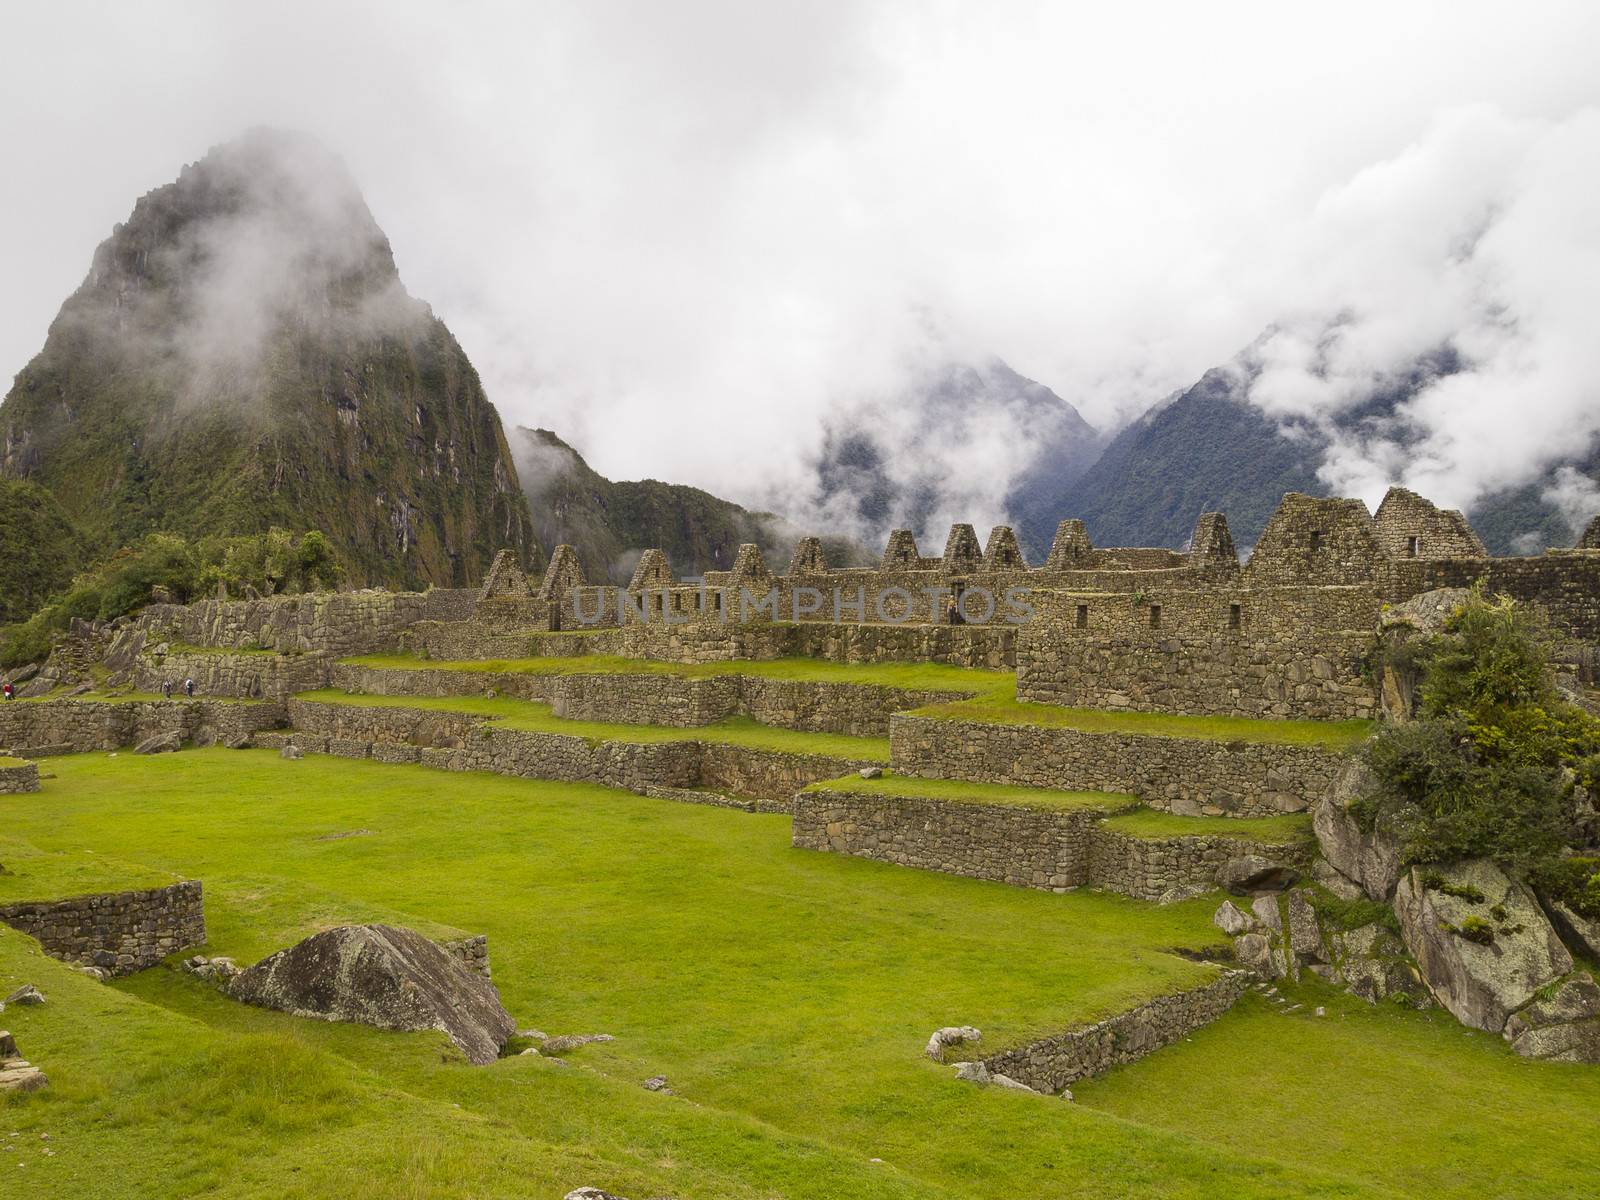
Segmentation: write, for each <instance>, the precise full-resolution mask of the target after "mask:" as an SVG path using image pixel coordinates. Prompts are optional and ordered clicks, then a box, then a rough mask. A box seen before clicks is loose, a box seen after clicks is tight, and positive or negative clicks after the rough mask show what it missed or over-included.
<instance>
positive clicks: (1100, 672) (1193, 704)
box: [1017, 587, 1379, 720]
mask: <svg viewBox="0 0 1600 1200" xmlns="http://www.w3.org/2000/svg"><path fill="white" fill-rule="evenodd" d="M1036 608H1037V613H1036V615H1035V619H1034V620H1033V622H1032V623H1031V624H1029V625H1028V626H1027V627H1026V628H1025V629H1024V630H1023V632H1022V634H1021V638H1020V642H1019V645H1018V650H1017V695H1018V697H1019V698H1020V699H1024V700H1033V701H1037V702H1041V703H1046V704H1061V705H1066V706H1068V707H1074V708H1101V709H1112V710H1118V711H1144V712H1173V713H1187V714H1201V715H1223V716H1249V717H1268V718H1288V717H1294V718H1312V719H1319V720H1330V719H1331V720H1343V719H1348V718H1352V717H1369V716H1371V715H1372V714H1373V713H1374V711H1375V710H1376V707H1377V700H1376V696H1375V693H1374V689H1373V685H1372V682H1371V680H1370V678H1369V677H1368V667H1367V660H1368V657H1369V656H1370V654H1371V651H1372V649H1373V647H1374V646H1375V644H1376V638H1377V632H1376V631H1377V624H1378V613H1379V601H1378V596H1377V594H1376V593H1375V592H1374V591H1373V590H1371V589H1369V588H1353V587H1326V588H1272V589H1266V590H1251V589H1246V588H1239V589H1215V590H1207V591H1189V592H1160V593H1149V594H1144V595H1093V596H1091V595H1087V594H1082V593H1051V594H1045V595H1040V596H1039V597H1036Z"/></svg>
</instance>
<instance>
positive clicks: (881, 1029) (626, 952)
mask: <svg viewBox="0 0 1600 1200" xmlns="http://www.w3.org/2000/svg"><path fill="white" fill-rule="evenodd" d="M51 771H52V773H53V774H54V775H55V776H56V778H52V779H49V780H46V781H45V784H44V789H43V790H42V791H41V792H39V793H33V794H26V795H20V796H7V797H0V862H4V863H6V864H7V866H8V868H9V867H10V866H11V864H12V863H13V862H15V863H16V864H17V867H18V876H19V878H24V877H26V876H29V875H31V876H33V877H34V878H36V879H39V880H43V879H45V878H47V877H48V876H50V873H52V872H53V873H55V874H54V877H55V878H57V879H63V878H69V879H70V877H71V876H72V872H73V870H74V869H75V868H71V867H70V864H71V863H73V862H74V861H77V860H79V859H83V860H88V859H90V858H91V857H99V856H104V857H105V858H106V859H116V860H118V861H117V863H115V864H100V865H101V866H104V867H106V869H107V870H108V871H109V873H110V874H111V875H112V876H115V874H116V873H117V872H118V871H120V870H122V869H123V868H122V866H121V864H123V863H126V864H136V866H130V867H129V869H130V870H133V871H145V872H150V873H153V875H154V876H155V877H157V878H165V877H166V876H168V875H171V874H176V875H184V876H193V877H197V878H200V879H202V880H203V881H204V883H205V888H206V908H207V919H208V925H209V929H210V937H211V941H210V950H211V952H213V953H226V954H232V955H234V956H235V957H237V958H239V959H240V960H241V961H246V962H248V961H253V960H254V959H255V958H257V957H259V956H261V955H263V954H265V953H267V952H269V951H271V950H273V949H276V948H278V947H280V946H283V945H285V944H287V943H289V942H290V941H292V940H293V939H295V938H298V937H300V936H302V935H304V934H306V933H308V932H310V931H312V930H314V929H316V928H319V927H324V926H327V925H330V924H335V923H339V922H343V921H349V920H373V919H382V920H389V921H395V922H400V923H405V924H410V925H414V926H417V927H419V928H422V929H423V930H424V931H425V932H427V931H431V930H434V929H441V930H449V929H458V930H466V931H470V932H482V933H487V934H488V935H489V939H490V948H491V954H492V958H493V962H494V968H495V979H496V982H497V984H498V986H499V987H500V990H501V993H502V995H503V997H504V999H505V1001H506V1003H507V1006H508V1007H509V1008H510V1010H511V1011H512V1013H513V1014H514V1016H515V1017H516V1018H517V1019H518V1021H519V1022H520V1023H522V1024H523V1025H524V1026H536V1027H538V1028H540V1029H544V1030H546V1031H548V1032H551V1033H566V1032H591V1031H604V1032H608V1033H612V1034H615V1035H616V1036H617V1040H616V1041H615V1042H612V1043H610V1044H607V1045H599V1046H592V1047H588V1048H586V1049H584V1050H580V1051H578V1052H577V1053H575V1054H573V1055H572V1056H570V1057H569V1059H568V1060H567V1061H568V1062H570V1063H571V1064H572V1065H571V1066H570V1067H566V1068H562V1067H558V1066H556V1065H554V1064H553V1063H551V1062H549V1061H547V1060H542V1059H539V1058H534V1057H525V1058H510V1059H506V1060H502V1061H501V1062H499V1063H497V1064H494V1065H492V1066H490V1067H486V1068H474V1067H470V1066H467V1065H465V1064H464V1063H462V1062H461V1061H460V1060H459V1057H458V1056H457V1055H455V1054H454V1053H452V1052H450V1051H449V1049H448V1045H447V1043H445V1042H444V1040H443V1039H442V1038H441V1037H439V1036H436V1035H429V1034H418V1035H404V1036H402V1035H395V1034H387V1033H381V1032H378V1031H375V1030H369V1029H365V1028H361V1027H356V1026H346V1025H330V1024H324V1023H321V1022H315V1021H306V1020H297V1019H295V1018H292V1017H287V1016H283V1015H280V1014H274V1013H269V1012H264V1011H260V1010H255V1009H249V1008H245V1007H243V1006H239V1005H236V1004H233V1003H232V1002H230V1001H227V1000H225V999H223V998H222V997H221V996H219V995H218V994H217V993H216V992H214V991H212V990H211V989H210V988H208V987H207V986H206V985H205V984H202V983H200V982H198V981H196V980H194V979H192V978H191V977H189V976H186V975H184V974H182V973H180V972H178V971H175V970H172V969H168V968H164V967H161V968H155V969H153V970H150V971H146V972H143V973H141V974H139V975H137V976H134V977H132V978H130V979H128V980H124V981H121V982H119V983H117V984H114V985H111V986H106V985H102V984H98V983H95V982H93V981H91V980H89V979H87V978H85V977H83V976H81V975H78V974H76V973H74V972H72V971H70V970H69V969H68V968H66V967H64V966H62V965H61V964H58V963H54V962H51V961H49V960H47V959H44V958H42V957H40V956H39V955H38V954H37V951H36V950H34V949H32V948H31V947H32V943H31V942H29V941H28V940H27V939H25V938H22V937H21V936H20V935H17V934H14V933H10V932H7V931H0V988H3V989H5V990H9V989H10V988H11V987H12V986H15V985H16V984H17V983H20V982H22V981H23V980H24V979H27V980H30V981H32V982H35V983H37V984H39V986H40V987H41V988H42V989H43V990H44V991H45V992H46V993H47V994H48V995H49V997H50V1003H49V1004H48V1005H46V1006H45V1007H43V1008H32V1009H12V1010H8V1011H7V1012H6V1013H5V1014H4V1020H5V1021H6V1023H7V1024H8V1027H9V1028H10V1029H11V1030H12V1032H13V1033H14V1034H15V1035H16V1037H17V1039H18V1041H19V1042H20V1043H21V1045H22V1048H23V1051H24V1053H26V1054H27V1055H28V1057H29V1058H30V1059H32V1060H33V1061H34V1062H35V1063H36V1064H38V1065H39V1066H41V1067H42V1068H43V1069H44V1070H45V1071H46V1072H47V1073H48V1074H49V1075H50V1076H51V1079H52V1086H51V1087H50V1089H48V1090H47V1091H45V1092H43V1093H39V1094H37V1095H35V1096H31V1097H27V1098H23V1099H20V1100H18V1099H4V1100H0V1141H3V1142H6V1143H8V1144H9V1145H11V1146H13V1147H15V1148H14V1149H10V1150H7V1151H5V1152H4V1153H3V1155H0V1178H6V1177H8V1176H9V1178H8V1179H7V1186H8V1188H9V1189H10V1190H9V1191H8V1193H7V1194H14V1195H19V1196H28V1197H32V1196H48V1197H55V1196H63V1197H65V1196H72V1197H110V1196H141V1197H142V1196H163V1197H166V1196H201V1195H226V1196H250V1197H258V1196H259V1197H266V1196H286V1195H292V1196H346V1195H353V1196H363V1197H365V1196H385V1197H387V1196H405V1197H455V1196H474V1197H479V1196H482V1197H546V1196H549V1197H560V1196H561V1195H563V1194H565V1192H566V1191H567V1190H568V1189H570V1188H573V1187H576V1186H578V1185H580V1184H586V1183H587V1184H596V1185H602V1186H605V1187H607V1188H608V1189H610V1190H612V1191H616V1192H618V1193H620V1194H621V1195H624V1196H633V1197H635V1200H638V1198H640V1197H646V1196H658V1195H672V1196H676V1197H681V1198H684V1200H695V1198H712V1197H715V1198H717V1200H724V1198H728V1200H765V1198H771V1197H794V1198H799V1197H841V1198H844V1197H849V1198H852V1200H855V1198H858V1197H859V1198H869V1200H870V1198H878V1197H895V1198H902V1197H904V1198H909V1197H918V1198H927V1200H949V1198H954V1197H974V1198H980V1197H981V1198H984V1200H988V1198H990V1197H999V1196H1019V1197H1029V1198H1030V1200H1033V1198H1041V1200H1048V1198H1053V1197H1146V1196H1160V1197H1195V1198H1199V1197H1217V1196H1228V1197H1302V1196H1319V1197H1335V1196H1337V1197H1380V1196H1394V1195H1411V1196H1421V1197H1434V1196H1437V1197H1450V1198H1452V1200H1454V1198H1460V1200H1467V1198H1468V1197H1471V1198H1474V1200H1476V1198H1479V1197H1486V1196H1507V1197H1510V1196H1516V1197H1557V1196H1561V1197H1568V1196H1576V1195H1583V1194H1588V1193H1590V1192H1592V1190H1593V1181H1594V1169H1593V1165H1592V1164H1593V1150H1592V1148H1593V1146H1594V1144H1595V1141H1596V1138H1597V1137H1600V1071H1592V1070H1587V1069H1584V1068H1575V1067H1560V1066H1552V1065H1548V1064H1539V1063H1532V1062H1528V1061H1525V1060H1521V1059H1517V1058H1515V1057H1514V1056H1513V1055H1512V1054H1511V1053H1510V1051H1509V1050H1508V1049H1507V1048H1506V1047H1505V1045H1504V1044H1503V1043H1502V1042H1501V1041H1500V1040H1499V1039H1496V1038H1492V1037H1489V1036H1487V1035H1483V1034H1477V1033H1471V1032H1468V1031H1465V1030H1463V1029H1462V1028H1461V1027H1459V1026H1457V1025H1456V1024H1455V1023H1454V1022H1453V1021H1450V1020H1448V1018H1442V1017H1439V1016H1437V1015H1426V1014H1416V1013H1409V1012H1401V1011H1399V1010H1397V1009H1389V1008H1383V1009H1378V1010H1373V1009H1368V1008H1367V1007H1366V1006H1365V1005H1362V1004H1360V1002H1358V1001H1353V1000H1347V999H1344V998H1341V997H1336V996H1334V995H1332V993H1329V992H1326V991H1317V992H1308V993H1307V994H1306V996H1305V997H1304V998H1305V999H1307V1000H1310V1001H1314V1002H1316V1003H1323V1004H1326V1005H1328V1009H1329V1016H1328V1017H1326V1018H1321V1019H1318V1018H1314V1017H1311V1016H1308V1015H1306V1013H1307V1011H1308V1010H1302V1011H1301V1012H1298V1013H1294V1014H1292V1015H1285V1014H1283V1013H1282V1012H1279V1011H1275V1010H1274V1008H1273V1007H1272V1005H1271V1004H1270V1003H1269V1002H1268V1001H1266V1000H1265V999H1262V998H1259V997H1255V996H1252V997H1250V998H1247V1000H1246V1001H1244V1002H1243V1004H1242V1005H1241V1008H1240V1010H1239V1011H1238V1012H1236V1013H1235V1014H1234V1015H1231V1016H1229V1017H1226V1018H1224V1019H1223V1020H1222V1021H1221V1022H1219V1023H1218V1024H1216V1025H1215V1026H1213V1027H1211V1028H1210V1029H1207V1030H1204V1031H1201V1032H1200V1033H1198V1034H1196V1035H1195V1036H1194V1037H1193V1038H1191V1039H1189V1040H1188V1041H1186V1042H1185V1043H1182V1044H1180V1045H1179V1046H1177V1047H1174V1048H1172V1049H1170V1050H1168V1051H1164V1052H1161V1053H1160V1054H1157V1055H1155V1056H1154V1057H1152V1058H1150V1059H1148V1060H1146V1061H1145V1062H1143V1063H1140V1064H1137V1065H1135V1066H1133V1067H1131V1068H1125V1069H1122V1070H1119V1071H1117V1072H1114V1073H1113V1074H1111V1075H1110V1076H1108V1077H1106V1078H1105V1079H1103V1080H1099V1081H1095V1082H1090V1083H1086V1084H1083V1085H1080V1086H1079V1087H1078V1088H1077V1089H1076V1091H1077V1093H1078V1101H1077V1102H1076V1103H1073V1104H1066V1103H1063V1102H1062V1101H1060V1100H1056V1099H1050V1098H1044V1097H1037V1096H1030V1095H1025V1094H1016V1093H1007V1092H1004V1091H999V1090H994V1089H990V1090H980V1089H975V1088H973V1087H971V1086H969V1085H966V1084H962V1083H959V1082H958V1081H956V1080H955V1079H954V1078H953V1076H952V1073H951V1072H950V1070H949V1068H947V1067H939V1066H935V1065H934V1064H932V1063H929V1062H927V1061H926V1060H925V1059H923V1058H921V1056H920V1052H921V1047H922V1043H923V1042H924V1041H925V1040H926V1038H927V1035H928V1033H929V1031H930V1030H932V1029H933V1028H935V1027H937V1026H939V1025H943V1024H949V1023H966V1022H970V1023H972V1024H976V1025H978V1026H979V1027H980V1028H982V1029H983V1030H984V1034H985V1046H986V1048H990V1049H993V1048H999V1047H1002V1046H1005V1045H1007V1044H1014V1043H1016V1042H1018V1041H1021V1040H1025V1039H1028V1038H1031V1037H1034V1036H1037V1035H1039V1034H1041V1033H1046V1032H1050V1031H1053V1030H1058V1029H1061V1028H1065V1027H1067V1026H1069V1025H1072V1024H1075V1023H1077V1022H1080V1021H1084V1020H1089V1019H1092V1018H1094V1017H1096V1016H1098V1015H1102V1014H1104V1013H1107V1012H1110V1011H1114V1010H1116V1009H1118V1008H1121V1007H1123V1006H1125V1005H1126V1004H1128V1003H1130V1002H1132V1001H1135V1000H1137V999H1139V998H1142V997H1145V996H1149V995H1152V994H1156V993H1159V992H1162V991H1165V990H1168V989H1171V988H1174V987H1178V986H1182V985H1184V984H1187V983H1191V982H1195V981H1198V980H1200V979H1202V978H1204V977H1205V976H1206V973H1207V972H1208V971H1209V970H1211V968H1209V967H1206V966H1204V965H1203V964H1200V963H1196V962H1191V961H1188V960H1186V959H1184V958H1181V957H1179V956H1177V955H1174V954H1171V953H1168V950H1169V949H1170V948H1171V947H1175V946H1186V947H1201V946H1216V945H1219V944H1220V943H1221V937H1220V934H1218V933H1217V931H1216V930H1215V929H1213V928H1212V927H1211V926H1210V924H1209V915H1210V912H1211V910H1212V908H1213V907H1214V904H1215V901H1214V900H1209V901H1205V900H1202V901H1195V902H1191V903H1187V904H1181V905H1175V906H1171V907H1167V908H1159V907H1155V906H1151V905H1143V904H1139V903H1137V902H1134V901H1130V900H1125V899H1121V898H1118V897H1112V896H1104V895H1098V894H1094V893H1083V892H1079V893H1072V894H1068V895H1051V894H1049V893H1043V892H1035V891H1032V890H1028V889H1015V888H1007V887H1004V886H1002V885H998V884H990V883H983V882H979V881H975V880H968V879H961V878H955V877H947V876H941V875H937V874H932V873H926V872H918V871H909V870H905V869H902V868H897V867H892V866H888V865H885V864H879V863H873V862H869V861H866V860H863V859H855V858H849V857H844V856H834V855H827V854H817V853H807V852H801V851H795V850H792V849H790V847H789V845H788V821H787V818H785V817H783V816H767V815H751V814H744V813H738V812H731V811H728V810H723V809H716V808H702V807H699V806H694V805H680V804H673V803H670V802H664V801H654V800H649V799H645V798H641V797H637V796H632V795H629V794H625V793H618V792H612V791H607V790H604V789H599V788H593V787H585V786H574V785H560V784H546V783H536V782H528V781H522V780H514V779H502V778H499V777H492V776H483V775H473V774H456V773H450V772H430V771H427V770H426V769H424V768H420V767H404V766H386V765H383V764H378V763H371V762H353V761H350V760H345V759H338V758H332V757H322V756H311V757H308V758H306V759H303V760H299V761H284V760H281V759H279V758H278V757H276V756H275V755H272V754H270V753H267V752H255V751H244V752H236V751H225V750H220V749H218V750H207V751H186V752H183V753H180V754H173V755H160V756H156V757H151V758H144V757H136V756H133V755H128V754H121V755H118V756H116V757H111V756H109V755H104V754H96V755H83V756H75V757H71V758H62V759H55V760H52V762H51ZM1230 824H1234V823H1233V822H1230ZM336 834H344V835H354V836H339V837H334V836H332V835H336ZM80 878H81V879H83V880H87V879H88V878H89V876H88V875H87V874H85V875H82V876H80ZM97 878H104V876H103V875H102V876H98V877H97ZM4 879H5V877H4V876H0V880H4ZM1296 998H1297V999H1300V998H1302V997H1298V996H1297V997H1296ZM657 1073H664V1074H666V1075H667V1076H668V1077H669V1079H670V1080H671V1081H672V1085H673V1087H674V1089H675V1090H676V1091H677V1093H678V1095H676V1096H661V1095H656V1094H652V1093H647V1092H645V1091H643V1090H642V1089H641V1088H640V1087H639V1086H638V1085H639V1081H641V1080H643V1079H644V1078H646V1077H647V1076H650V1075H654V1074H657ZM13 1132H14V1133H16V1134H17V1137H16V1138H11V1137H10V1136H9V1135H10V1134H11V1133H13ZM42 1133H48V1134H49V1135H50V1137H49V1140H48V1141H45V1140H42V1139H41V1138H40V1134H42ZM46 1148H48V1149H50V1150H52V1151H53V1154H52V1155H50V1156H46V1155H45V1154H44V1153H43V1151H44V1149H46ZM874 1160H881V1161H874ZM19 1164H25V1165H19Z"/></svg>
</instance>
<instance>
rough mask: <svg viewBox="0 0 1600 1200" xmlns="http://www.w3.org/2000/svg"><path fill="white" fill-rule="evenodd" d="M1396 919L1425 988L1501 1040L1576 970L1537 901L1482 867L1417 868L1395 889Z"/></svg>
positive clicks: (1483, 863)
mask: <svg viewBox="0 0 1600 1200" xmlns="http://www.w3.org/2000/svg"><path fill="white" fill-rule="evenodd" d="M1394 911H1395V915H1396V916H1397V917H1399V919H1400V936H1401V938H1402V939H1403V940H1404V941H1405V944H1406V949H1407V950H1409V951H1410V952H1411V955H1412V957H1413V958H1415V959H1416V961H1417V967H1418V969H1419V970H1420V971H1421V973H1422V978H1423V982H1425V983H1426V984H1427V985H1428V988H1429V990H1430V991H1432V992H1433V994H1434V996H1435V997H1436V998H1437V999H1438V1001H1439V1003H1440V1004H1442V1005H1444V1007H1445V1008H1447V1009H1449V1010H1450V1012H1451V1013H1452V1014H1453V1015H1454V1016H1455V1018H1456V1019H1457V1020H1458V1021H1460V1022H1461V1023H1462V1024H1463V1025H1470V1026H1472V1027H1473V1028H1474V1029H1486V1030H1488V1031H1489V1032H1491V1033H1499V1032H1501V1031H1502V1030H1503V1029H1504V1028H1505V1025H1506V1021H1507V1019H1508V1018H1509V1017H1510V1016H1511V1014H1512V1013H1514V1012H1515V1011H1516V1010H1517V1009H1519V1008H1521V1007H1522V1006H1523V1005H1525V1004H1527V1003H1528V1001H1530V1000H1532V999H1533V997H1534V994H1535V993H1536V992H1538V990H1539V989H1540V988H1542V987H1544V986H1545V985H1546V984H1548V983H1551V982H1553V981H1554V980H1557V979H1559V978H1560V977H1561V976H1563V975H1565V974H1566V973H1567V972H1568V971H1570V970H1572V955H1570V954H1568V953H1567V950H1566V947H1565V946H1563V945H1562V944H1561V939H1560V938H1558V937H1557V936H1556V931H1555V930H1554V929H1552V928H1551V927H1550V922H1549V921H1548V920H1546V919H1545V915H1544V913H1543V911H1542V910H1541V909H1540V908H1539V905H1538V902H1537V901H1536V900H1535V899H1534V897H1533V893H1532V892H1531V891H1529V890H1528V888H1527V887H1525V886H1524V885H1522V884H1520V883H1516V882H1514V881H1513V880H1511V879H1510V878H1508V877H1507V875H1506V874H1505V872H1503V871H1502V870H1500V868H1498V867H1496V866H1495V865H1494V864H1493V863H1491V862H1488V861H1487V860H1484V859H1471V860H1468V861H1465V862H1459V863H1453V864H1450V865H1448V866H1438V867H1426V868H1424V867H1416V868H1413V869H1412V870H1411V871H1409V872H1407V873H1406V875H1405V876H1404V877H1402V878H1401V880H1400V884H1399V886H1398V887H1397V888H1396V889H1395V894H1394Z"/></svg>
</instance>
